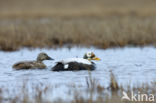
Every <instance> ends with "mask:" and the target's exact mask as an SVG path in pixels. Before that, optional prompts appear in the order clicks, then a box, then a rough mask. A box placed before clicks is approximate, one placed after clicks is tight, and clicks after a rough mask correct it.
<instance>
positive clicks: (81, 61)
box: [52, 52, 100, 71]
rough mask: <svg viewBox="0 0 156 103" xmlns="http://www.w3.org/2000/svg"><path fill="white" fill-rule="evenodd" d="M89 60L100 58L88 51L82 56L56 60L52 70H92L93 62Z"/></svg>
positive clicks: (93, 67)
mask: <svg viewBox="0 0 156 103" xmlns="http://www.w3.org/2000/svg"><path fill="white" fill-rule="evenodd" d="M91 60H100V59H99V58H98V57H96V56H95V54H94V53H93V52H88V53H86V54H85V55H84V57H83V58H68V59H64V60H61V61H58V62H57V64H56V65H55V66H54V67H53V68H52V71H74V70H94V69H95V64H94V63H93V62H91Z"/></svg>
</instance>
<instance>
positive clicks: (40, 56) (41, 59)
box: [37, 53, 54, 61]
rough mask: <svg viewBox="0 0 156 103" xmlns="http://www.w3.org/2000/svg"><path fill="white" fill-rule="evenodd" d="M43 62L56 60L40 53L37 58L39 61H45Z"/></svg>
mask: <svg viewBox="0 0 156 103" xmlns="http://www.w3.org/2000/svg"><path fill="white" fill-rule="evenodd" d="M43 60H54V59H53V58H51V57H49V56H48V55H47V54H46V53H40V54H39V55H38V56H37V61H43Z"/></svg>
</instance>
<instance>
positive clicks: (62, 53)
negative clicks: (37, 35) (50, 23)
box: [0, 46, 156, 97]
mask: <svg viewBox="0 0 156 103" xmlns="http://www.w3.org/2000/svg"><path fill="white" fill-rule="evenodd" d="M87 51H93V52H94V53H95V54H96V55H97V56H98V57H100V58H101V61H98V62H95V63H96V66H97V68H96V70H95V71H92V72H91V73H92V77H93V78H96V80H98V83H100V84H101V85H104V86H106V87H107V86H108V85H109V79H110V77H109V75H110V71H113V73H114V74H115V75H116V77H117V80H118V82H119V84H123V85H129V84H130V85H139V84H140V83H150V82H151V81H154V80H156V48H154V47H152V46H151V47H144V48H138V47H125V48H115V49H107V50H103V49H96V48H78V47H75V48H72V49H67V48H61V49H56V50H55V49H34V50H29V49H26V48H25V49H21V50H19V51H15V52H3V51H0V57H1V61H0V70H1V72H0V87H8V88H10V89H12V88H16V87H18V88H19V87H21V86H22V84H23V81H25V80H27V81H29V82H28V83H29V84H31V85H32V84H33V85H38V83H43V84H50V85H61V87H59V88H58V89H55V91H56V92H57V93H56V94H55V95H54V96H56V97H57V96H58V97H59V95H60V94H61V95H62V94H66V89H65V88H66V87H65V85H72V84H76V85H78V86H80V87H84V88H85V87H87V85H86V77H88V71H76V72H72V71H71V72H70V71H68V72H53V71H50V69H51V67H52V66H54V65H55V62H56V61H57V60H61V59H63V58H71V57H83V54H84V53H85V52H87ZM40 52H46V53H47V54H48V55H49V56H51V57H52V58H54V59H55V61H44V63H45V64H46V65H47V66H48V68H47V69H46V70H20V71H16V70H13V69H12V65H13V64H14V63H16V62H18V61H23V60H34V59H36V57H37V55H38V54H39V53H40Z"/></svg>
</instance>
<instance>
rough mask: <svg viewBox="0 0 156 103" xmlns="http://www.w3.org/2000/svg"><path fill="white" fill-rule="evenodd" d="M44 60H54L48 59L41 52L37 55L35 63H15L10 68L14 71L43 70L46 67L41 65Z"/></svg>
mask: <svg viewBox="0 0 156 103" xmlns="http://www.w3.org/2000/svg"><path fill="white" fill-rule="evenodd" d="M44 60H54V59H53V58H51V57H49V56H48V55H47V54H46V53H44V52H42V53H39V54H38V56H37V59H36V61H21V62H17V63H15V64H14V65H13V66H12V68H13V69H15V70H22V69H45V68H46V65H45V64H44V63H43V61H44Z"/></svg>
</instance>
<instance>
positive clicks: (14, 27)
mask: <svg viewBox="0 0 156 103" xmlns="http://www.w3.org/2000/svg"><path fill="white" fill-rule="evenodd" d="M155 4H156V2H155V0H148V1H147V0H137V1H136V0H85V1H84V0H67V1H61V0H37V1H36V0H22V1H21V0H14V1H8V0H5V1H4V0H1V3H0V12H1V13H0V50H6V51H12V50H17V49H19V48H21V47H41V48H42V47H59V46H65V45H68V46H69V47H71V46H73V45H81V46H95V47H98V48H109V47H116V46H121V47H122V46H126V45H133V46H143V45H156V35H155V32H156V29H155V28H156V19H155V18H156V8H155Z"/></svg>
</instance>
